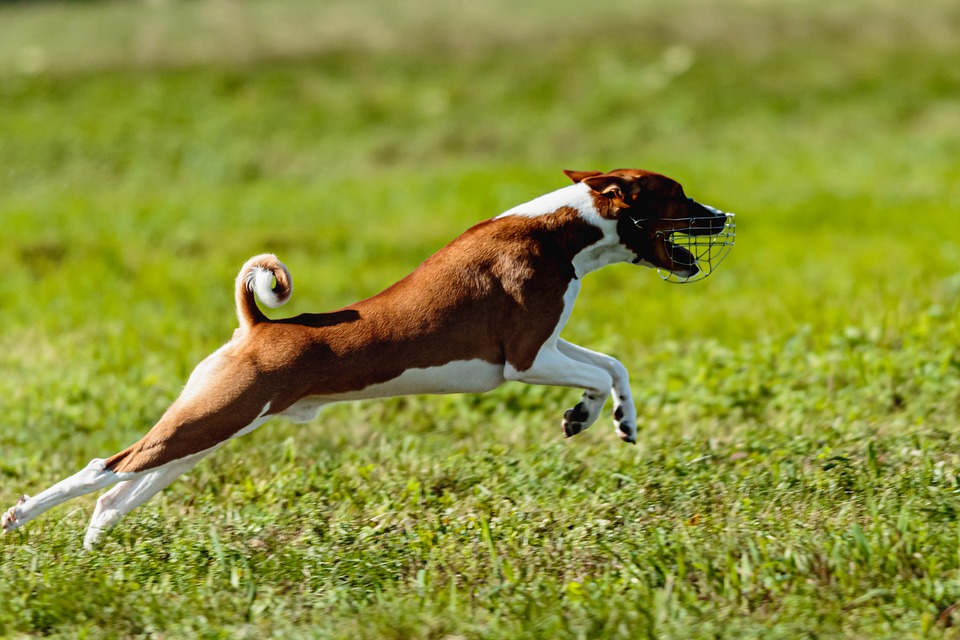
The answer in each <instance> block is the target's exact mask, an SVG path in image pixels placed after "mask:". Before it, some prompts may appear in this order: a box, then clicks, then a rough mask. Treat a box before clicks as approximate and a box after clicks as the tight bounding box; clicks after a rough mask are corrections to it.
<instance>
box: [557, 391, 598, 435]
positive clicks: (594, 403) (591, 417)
mask: <svg viewBox="0 0 960 640" xmlns="http://www.w3.org/2000/svg"><path fill="white" fill-rule="evenodd" d="M603 402H604V398H602V397H599V396H595V395H592V394H589V393H585V394H583V398H582V399H581V400H580V402H578V403H577V406H575V407H574V408H572V409H567V410H566V412H565V413H564V414H563V422H562V423H561V424H562V426H563V437H565V438H569V437H570V436H575V435H577V434H578V433H580V432H581V431H583V430H584V429H586V428H588V427H589V426H590V425H592V424H593V423H594V422H596V421H597V416H599V415H600V410H601V409H603Z"/></svg>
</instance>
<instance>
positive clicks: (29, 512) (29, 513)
mask: <svg viewBox="0 0 960 640" xmlns="http://www.w3.org/2000/svg"><path fill="white" fill-rule="evenodd" d="M136 475H137V474H135V473H133V474H131V473H116V472H114V471H112V470H110V469H108V468H107V467H106V460H103V459H101V458H96V459H94V460H91V461H90V464H88V465H87V466H86V467H84V468H83V469H82V470H81V471H79V472H77V473H75V474H73V475H72V476H70V477H69V478H66V479H64V480H61V481H60V482H58V483H57V484H55V485H53V486H52V487H50V488H49V489H47V490H45V491H43V492H42V493H40V494H38V495H36V496H34V497H32V498H31V497H29V496H23V497H22V498H20V500H19V501H18V502H17V504H16V505H14V506H12V507H10V508H9V509H8V510H7V512H6V513H4V514H3V517H2V519H0V526H2V529H3V533H9V532H10V531H13V530H14V529H16V528H17V527H19V526H21V525H23V524H24V523H27V522H29V521H30V520H33V519H34V518H36V517H37V516H39V515H40V514H41V513H43V512H45V511H47V510H48V509H51V508H53V507H55V506H57V505H58V504H60V503H61V502H66V501H67V500H70V499H71V498H76V497H77V496H82V495H84V494H87V493H93V492H94V491H98V490H100V489H102V488H104V487H107V486H109V485H111V484H114V483H116V482H120V481H122V480H124V479H128V478H132V477H134V476H136Z"/></svg>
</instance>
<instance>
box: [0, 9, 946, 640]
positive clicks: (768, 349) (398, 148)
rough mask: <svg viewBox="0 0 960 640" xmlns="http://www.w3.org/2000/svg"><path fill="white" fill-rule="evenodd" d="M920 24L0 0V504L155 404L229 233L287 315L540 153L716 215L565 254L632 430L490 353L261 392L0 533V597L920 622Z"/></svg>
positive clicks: (92, 452) (207, 612) (369, 282)
mask: <svg viewBox="0 0 960 640" xmlns="http://www.w3.org/2000/svg"><path fill="white" fill-rule="evenodd" d="M958 60H960V5H958V4H957V3H956V2H954V1H952V0H951V1H948V0H927V1H925V2H922V3H915V2H905V1H898V0H853V1H851V2H844V3H833V2H826V1H822V0H811V1H807V2H800V1H793V0H784V1H780V2H774V1H769V0H718V1H716V2H711V1H708V0H681V1H679V2H671V3H659V2H653V1H647V0H640V1H627V0H613V1H611V2H605V3H586V2H576V1H573V0H558V1H556V2H550V3H540V2H533V3H515V2H505V1H503V0H491V1H489V2H483V3H470V4H467V3H450V2H440V1H438V0H411V1H409V2H402V3H398V2H387V1H386V0H363V1H354V2H346V1H342V0H331V1H327V2H308V1H307V0H272V1H266V0H264V1H233V0H207V1H191V2H186V1H184V2H177V1H163V0H157V1H153V2H68V3H55V2H49V3H47V2H13V3H3V4H0V249H2V251H0V274H2V276H0V326H2V329H0V373H2V375H0V398H2V400H0V407H2V409H3V411H2V412H0V451H2V453H3V455H2V456H0V500H2V501H5V502H6V503H10V504H12V503H13V501H15V499H16V497H17V496H18V495H19V494H20V493H22V492H27V493H33V492H36V491H39V490H41V489H42V488H44V487H45V486H48V485H50V484H52V483H53V482H55V481H57V480H59V479H60V478H61V477H63V476H64V475H66V474H68V473H72V472H73V471H74V470H76V469H79V468H80V467H81V466H82V465H84V464H85V463H86V462H87V461H88V460H89V459H91V458H93V457H98V456H106V455H109V454H111V453H113V452H114V451H116V450H118V449H120V448H121V447H123V446H126V445H127V444H129V443H130V442H132V441H133V440H135V439H136V438H138V437H139V436H140V435H141V434H142V433H143V432H145V431H146V430H147V429H148V428H149V427H150V426H151V425H152V424H153V421H155V420H156V418H157V417H158V416H159V415H160V413H162V411H163V409H164V408H165V407H166V406H167V405H168V404H169V403H170V402H171V401H172V400H173V398H174V397H175V396H176V394H177V393H178V391H179V389H180V388H181V386H182V384H183V381H184V380H185V379H186V376H187V375H189V372H190V371H191V370H192V368H193V366H195V364H196V363H197V362H199V360H200V359H201V358H203V357H204V356H205V355H206V354H208V353H209V352H210V351H212V350H213V349H215V348H216V347H217V346H219V345H220V344H222V343H223V342H225V341H226V340H227V339H229V337H230V335H231V332H232V330H233V328H234V326H235V318H234V312H233V295H232V283H233V278H234V277H235V274H236V271H237V270H238V269H239V267H240V265H241V264H242V263H243V262H244V261H245V260H246V259H247V258H248V257H249V256H251V255H253V254H255V253H259V252H262V251H273V252H276V253H277V254H278V255H279V256H280V258H281V259H282V260H283V261H284V262H285V263H286V264H287V266H288V267H289V268H290V269H291V271H292V273H293V277H294V280H295V282H296V293H295V295H294V297H293V299H292V300H291V302H290V303H289V304H288V305H287V306H286V307H284V308H283V309H282V310H278V311H272V312H271V314H272V316H273V317H285V316H288V315H293V314H296V313H300V312H305V311H321V310H330V309H334V308H337V307H339V306H342V305H345V304H349V303H351V302H353V301H355V300H357V299H359V298H361V297H365V296H368V295H372V294H374V293H376V292H378V291H380V290H381V289H383V288H384V287H386V286H387V285H389V284H391V283H392V282H394V281H395V280H396V279H398V278H400V277H402V276H403V275H405V274H406V273H408V272H409V271H411V270H412V269H413V268H415V267H416V266H417V265H418V264H419V263H420V262H421V261H422V260H423V259H425V258H426V257H427V256H428V255H430V254H431V253H432V252H433V251H436V250H437V249H439V248H440V247H441V246H443V245H444V244H445V243H446V242H448V241H449V240H450V239H452V238H453V237H455V236H456V235H457V234H458V233H460V232H461V231H462V230H464V229H466V228H467V227H469V226H470V225H472V224H473V223H475V222H476V221H479V220H482V219H485V218H488V217H492V216H494V215H496V214H498V213H499V212H501V211H503V210H506V209H508V208H510V207H512V206H513V205H515V204H518V203H520V202H523V201H526V200H529V199H531V198H533V197H535V196H537V195H540V194H542V193H545V192H547V191H551V190H553V189H555V188H558V187H561V186H563V185H564V184H566V183H567V180H566V178H565V177H564V176H563V175H562V173H561V170H562V169H580V170H585V169H602V170H606V169H613V168H617V167H639V168H645V169H651V170H656V171H660V172H662V173H665V174H667V175H669V176H671V177H673V178H675V179H677V180H679V181H680V182H681V183H682V184H683V185H684V187H685V189H686V191H687V192H688V194H689V195H691V196H693V197H694V198H696V199H698V200H700V201H702V202H706V203H708V204H711V205H713V206H716V207H719V208H721V209H724V210H730V211H734V212H736V213H737V214H738V217H737V222H738V237H737V245H736V247H735V248H734V250H733V252H732V254H731V255H730V256H729V257H728V258H727V260H726V261H725V262H724V264H723V266H722V267H721V268H720V269H719V270H718V272H717V273H716V275H714V276H712V277H711V278H710V279H708V280H706V281H704V282H702V283H699V284H695V285H690V286H685V287H677V286H671V285H667V284H664V283H662V282H661V281H660V279H659V278H658V277H657V276H656V274H655V273H654V272H651V271H648V270H645V269H642V268H636V267H630V266H627V265H621V266H616V267H611V268H609V269H607V270H605V271H603V272H601V273H597V274H595V275H592V276H590V278H589V279H588V280H587V281H586V282H585V286H584V292H583V294H582V296H581V298H580V301H579V303H578V307H577V309H576V311H575V312H574V316H573V319H572V320H571V322H570V324H569V326H568V329H567V331H566V333H565V337H567V338H568V339H570V340H572V341H574V342H577V343H580V344H583V345H584V346H588V347H590V348H594V349H598V350H603V351H607V352H610V353H613V354H616V355H617V356H618V357H619V358H620V359H621V360H622V361H623V362H624V363H625V364H626V365H627V367H628V368H629V369H630V370H631V373H632V376H633V389H634V393H635V395H636V396H637V401H638V410H639V411H640V414H641V422H642V424H641V433H640V436H639V439H638V440H639V442H638V446H637V447H636V448H629V447H625V446H623V445H621V443H619V441H618V440H617V439H616V437H615V436H614V435H613V434H612V432H611V427H610V425H609V424H607V423H606V419H605V418H604V419H601V421H600V422H599V423H598V424H597V425H596V426H595V427H594V428H593V429H591V430H590V431H588V432H586V433H584V434H582V435H580V436H578V437H577V438H575V439H573V440H571V441H569V442H563V441H562V438H561V435H560V429H559V419H560V416H561V415H562V413H563V410H564V409H566V408H567V407H569V406H571V405H572V404H573V403H574V402H575V401H576V398H577V397H578V392H577V391H573V390H563V389H538V388H531V387H523V386H520V385H507V386H505V387H504V388H502V389H500V390H498V391H496V392H493V393H491V394H487V395H484V396H453V397H434V398H405V399H396V400H389V401H380V402H370V403H356V404H351V405H343V406H337V407H334V408H332V409H330V410H329V411H327V412H325V413H324V414H323V415H322V416H321V417H320V419H319V420H318V424H316V425H312V426H305V427H303V426H301V427H295V426H292V425H289V424H287V423H284V422H282V421H277V422H274V423H271V424H269V425H267V426H265V427H263V428H262V429H261V430H260V431H258V432H257V433H255V434H252V435H251V436H248V437H246V438H244V439H243V440H241V441H238V442H237V443H235V444H234V445H232V446H230V447H228V448H227V449H226V450H225V451H222V452H220V453H219V454H218V455H217V456H216V457H215V458H213V459H211V460H209V461H206V462H204V463H203V464H202V465H201V466H200V467H198V468H197V469H196V470H195V471H194V472H193V473H192V474H191V475H190V476H187V477H185V478H184V479H182V480H181V481H179V482H177V483H175V484H174V485H173V486H171V488H170V489H168V490H167V491H166V492H164V493H163V494H162V495H161V496H159V497H158V498H156V499H155V500H153V501H152V502H150V503H149V504H148V505H146V506H144V507H142V508H141V509H139V510H138V511H136V512H135V513H134V514H132V515H131V516H129V517H128V518H127V519H125V520H124V521H123V522H122V523H121V525H120V526H119V527H118V529H117V531H116V532H115V533H114V534H113V535H112V536H111V537H110V539H109V540H108V541H107V544H106V545H105V546H104V548H103V550H102V551H98V552H96V553H94V554H85V555H82V554H80V553H79V549H80V539H81V536H82V530H83V527H84V524H85V520H86V518H87V517H88V515H89V513H90V509H91V505H92V498H87V499H84V500H79V501H76V502H75V503H73V504H71V505H67V506H64V507H61V508H59V509H57V510H55V511H53V512H51V513H49V514H47V515H46V516H44V517H43V518H41V519H39V520H37V521H35V522H33V523H31V524H30V525H28V526H26V527H24V529H22V530H21V531H19V532H17V533H16V534H15V535H13V536H6V537H5V538H4V539H3V540H2V542H0V559H2V565H0V566H2V568H0V636H2V635H11V636H14V637H16V635H17V634H28V635H29V634H41V633H42V634H49V635H53V636H62V637H74V636H81V635H82V636H84V637H116V636H129V637H133V636H154V637H176V636H178V635H184V634H187V635H201V636H204V637H265V636H266V635H271V634H272V635H276V636H278V637H318V636H343V637H347V636H350V637H438V638H439V637H445V636H449V637H597V636H598V635H602V636H605V637H640V636H644V635H649V636H657V637H678V638H686V637H708V636H710V637H738V638H743V637H791V638H793V637H798V636H799V635H802V634H804V633H810V634H812V635H814V636H820V635H829V636H846V637H884V636H889V635H898V636H903V635H904V634H906V635H907V636H908V637H921V636H924V635H927V634H945V635H948V636H950V634H951V633H954V627H953V625H954V623H955V622H960V620H957V619H955V618H954V613H953V612H954V611H955V610H956V609H955V608H952V607H953V605H954V603H955V602H957V601H960V579H958V575H960V560H958V556H957V554H956V543H957V539H958V538H957V531H958V529H957V513H958V509H960V501H958V492H960V481H958V469H960V457H958V456H957V453H956V452H957V445H958V443H960V438H958V436H960V432H958V428H957V423H958V417H960V322H958V311H960V222H958V215H960V64H957V61H958ZM78 593H82V594H84V597H82V598H78V597H76V594H78ZM954 636H955V633H954ZM954 636H951V637H954Z"/></svg>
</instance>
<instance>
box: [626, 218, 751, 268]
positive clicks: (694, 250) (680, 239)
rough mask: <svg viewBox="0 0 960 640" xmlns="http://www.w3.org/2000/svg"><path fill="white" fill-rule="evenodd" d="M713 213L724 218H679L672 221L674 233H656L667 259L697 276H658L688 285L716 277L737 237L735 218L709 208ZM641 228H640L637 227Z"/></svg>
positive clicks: (667, 231) (665, 231)
mask: <svg viewBox="0 0 960 640" xmlns="http://www.w3.org/2000/svg"><path fill="white" fill-rule="evenodd" d="M707 208H708V209H709V210H710V211H711V212H712V213H715V214H718V215H721V216H723V217H722V218H720V219H715V218H680V219H675V220H671V222H672V223H674V226H673V228H672V229H668V230H663V231H657V232H656V236H657V239H658V240H662V241H663V242H664V245H665V246H666V249H667V255H668V256H669V257H670V260H671V261H672V262H673V263H674V264H676V265H677V266H681V267H682V266H687V265H689V266H691V267H695V268H696V272H695V273H692V274H690V275H688V276H684V275H681V274H679V273H674V272H672V271H669V270H667V269H663V268H657V273H659V274H660V277H661V278H663V279H664V280H665V281H666V282H671V283H673V284H686V283H688V282H696V281H698V280H703V279H704V278H706V277H707V276H709V275H710V274H711V273H713V272H714V271H715V270H716V268H717V266H719V264H720V263H721V262H723V259H724V258H726V257H727V254H728V253H730V249H731V248H732V247H733V241H734V238H735V237H736V235H737V223H736V216H735V215H734V214H732V213H726V212H723V211H718V210H717V209H713V208H712V207H707ZM638 226H639V225H638Z"/></svg>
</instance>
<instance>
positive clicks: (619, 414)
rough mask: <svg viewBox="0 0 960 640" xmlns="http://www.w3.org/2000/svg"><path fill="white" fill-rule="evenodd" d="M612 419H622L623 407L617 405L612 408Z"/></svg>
mask: <svg viewBox="0 0 960 640" xmlns="http://www.w3.org/2000/svg"><path fill="white" fill-rule="evenodd" d="M613 419H614V420H616V421H617V422H619V421H620V420H623V407H617V408H616V409H614V410H613Z"/></svg>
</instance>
